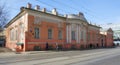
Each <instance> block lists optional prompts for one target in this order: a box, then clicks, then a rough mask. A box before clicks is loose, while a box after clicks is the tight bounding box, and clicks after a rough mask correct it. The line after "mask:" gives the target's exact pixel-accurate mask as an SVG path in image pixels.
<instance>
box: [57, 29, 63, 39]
mask: <svg viewBox="0 0 120 65" xmlns="http://www.w3.org/2000/svg"><path fill="white" fill-rule="evenodd" d="M58 39H60V40H61V39H62V31H61V30H59V31H58Z"/></svg>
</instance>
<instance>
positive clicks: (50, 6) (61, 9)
mask: <svg viewBox="0 0 120 65" xmlns="http://www.w3.org/2000/svg"><path fill="white" fill-rule="evenodd" d="M36 1H38V2H40V3H42V4H45V5H47V6H49V7H53V8H54V7H55V6H53V5H51V4H48V3H45V2H43V1H40V0H36ZM57 9H58V10H60V11H62V12H64V13H71V12H68V11H64V10H63V9H61V8H57Z"/></svg>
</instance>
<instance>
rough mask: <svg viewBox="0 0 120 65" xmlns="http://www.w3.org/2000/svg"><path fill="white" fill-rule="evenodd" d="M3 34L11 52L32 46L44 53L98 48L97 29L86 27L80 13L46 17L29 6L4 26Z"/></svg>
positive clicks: (36, 8)
mask: <svg viewBox="0 0 120 65" xmlns="http://www.w3.org/2000/svg"><path fill="white" fill-rule="evenodd" d="M6 32H7V33H6V47H8V48H10V49H12V50H15V49H16V48H19V49H21V50H22V51H30V50H34V48H35V47H36V46H39V47H40V48H41V50H45V49H46V48H48V46H52V47H54V48H56V47H57V46H56V45H58V46H62V47H63V48H64V49H70V48H71V47H74V46H75V47H76V48H80V47H81V45H82V46H83V47H84V48H86V47H101V43H100V27H99V26H96V25H92V24H89V23H88V22H87V20H86V19H85V17H84V15H83V13H79V14H78V15H76V14H70V15H66V16H61V15H59V13H58V12H57V11H56V9H53V10H52V12H51V13H50V12H47V10H46V8H44V9H43V10H40V8H39V6H36V7H35V9H32V8H31V4H28V5H27V8H26V7H22V8H21V11H20V13H19V14H18V15H17V16H16V17H14V18H13V19H12V20H11V21H10V22H9V23H8V24H7V25H6ZM106 37H107V35H106ZM107 38H108V37H107ZM110 38H112V37H110ZM109 40H110V41H113V40H112V39H109ZM107 41H108V40H107Z"/></svg>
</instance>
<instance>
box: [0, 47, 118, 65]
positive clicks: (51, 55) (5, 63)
mask: <svg viewBox="0 0 120 65" xmlns="http://www.w3.org/2000/svg"><path fill="white" fill-rule="evenodd" d="M111 59H113V60H111ZM119 60H120V48H109V49H95V50H85V51H60V52H56V51H46V52H37V53H32V54H13V55H6V56H5V55H4V56H2V55H0V65H99V64H100V65H107V64H109V65H110V64H112V63H114V62H115V63H118V65H120V63H119ZM109 61H111V63H110V62H109ZM106 62H107V64H106ZM101 63H103V64H101ZM112 65H113V64H112ZM114 65H115V64H114Z"/></svg>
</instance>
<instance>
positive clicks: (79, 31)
mask: <svg viewBox="0 0 120 65" xmlns="http://www.w3.org/2000/svg"><path fill="white" fill-rule="evenodd" d="M78 27H79V33H78V34H79V43H80V40H81V32H80V25H79V26H78Z"/></svg>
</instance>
